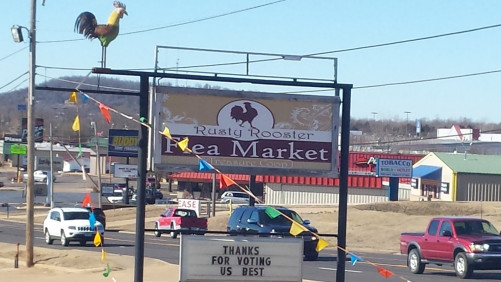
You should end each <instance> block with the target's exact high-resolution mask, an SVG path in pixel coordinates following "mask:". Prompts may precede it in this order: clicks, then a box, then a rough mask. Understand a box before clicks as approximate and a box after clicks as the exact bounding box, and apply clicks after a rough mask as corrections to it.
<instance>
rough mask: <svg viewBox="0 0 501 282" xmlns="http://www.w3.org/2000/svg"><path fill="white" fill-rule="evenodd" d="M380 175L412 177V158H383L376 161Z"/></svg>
mask: <svg viewBox="0 0 501 282" xmlns="http://www.w3.org/2000/svg"><path fill="white" fill-rule="evenodd" d="M376 176H378V177H404V178H411V177H412V160H399V159H381V158H378V159H377V161H376Z"/></svg>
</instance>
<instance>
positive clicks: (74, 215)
mask: <svg viewBox="0 0 501 282" xmlns="http://www.w3.org/2000/svg"><path fill="white" fill-rule="evenodd" d="M63 216H64V220H76V219H89V212H87V211H73V212H64V213H63Z"/></svg>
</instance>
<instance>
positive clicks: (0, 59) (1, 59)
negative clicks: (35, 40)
mask: <svg viewBox="0 0 501 282" xmlns="http://www.w3.org/2000/svg"><path fill="white" fill-rule="evenodd" d="M26 48H28V46H25V47H23V48H21V49H19V50H17V51H14V52H13V53H10V54H9V55H7V56H5V57H3V58H0V61H3V60H5V59H7V58H9V57H11V56H13V55H15V54H17V53H19V52H21V51H23V50H24V49H26Z"/></svg>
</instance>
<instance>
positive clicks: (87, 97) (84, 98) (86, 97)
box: [82, 93, 89, 102]
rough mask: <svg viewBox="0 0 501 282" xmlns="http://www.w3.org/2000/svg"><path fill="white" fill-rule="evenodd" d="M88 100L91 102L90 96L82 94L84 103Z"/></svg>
mask: <svg viewBox="0 0 501 282" xmlns="http://www.w3.org/2000/svg"><path fill="white" fill-rule="evenodd" d="M87 100H89V96H87V94H84V93H82V102H85V101H87Z"/></svg>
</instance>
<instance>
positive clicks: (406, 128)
mask: <svg viewBox="0 0 501 282" xmlns="http://www.w3.org/2000/svg"><path fill="white" fill-rule="evenodd" d="M410 113H411V112H404V114H406V115H407V122H406V123H405V136H408V135H409V114H410Z"/></svg>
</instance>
